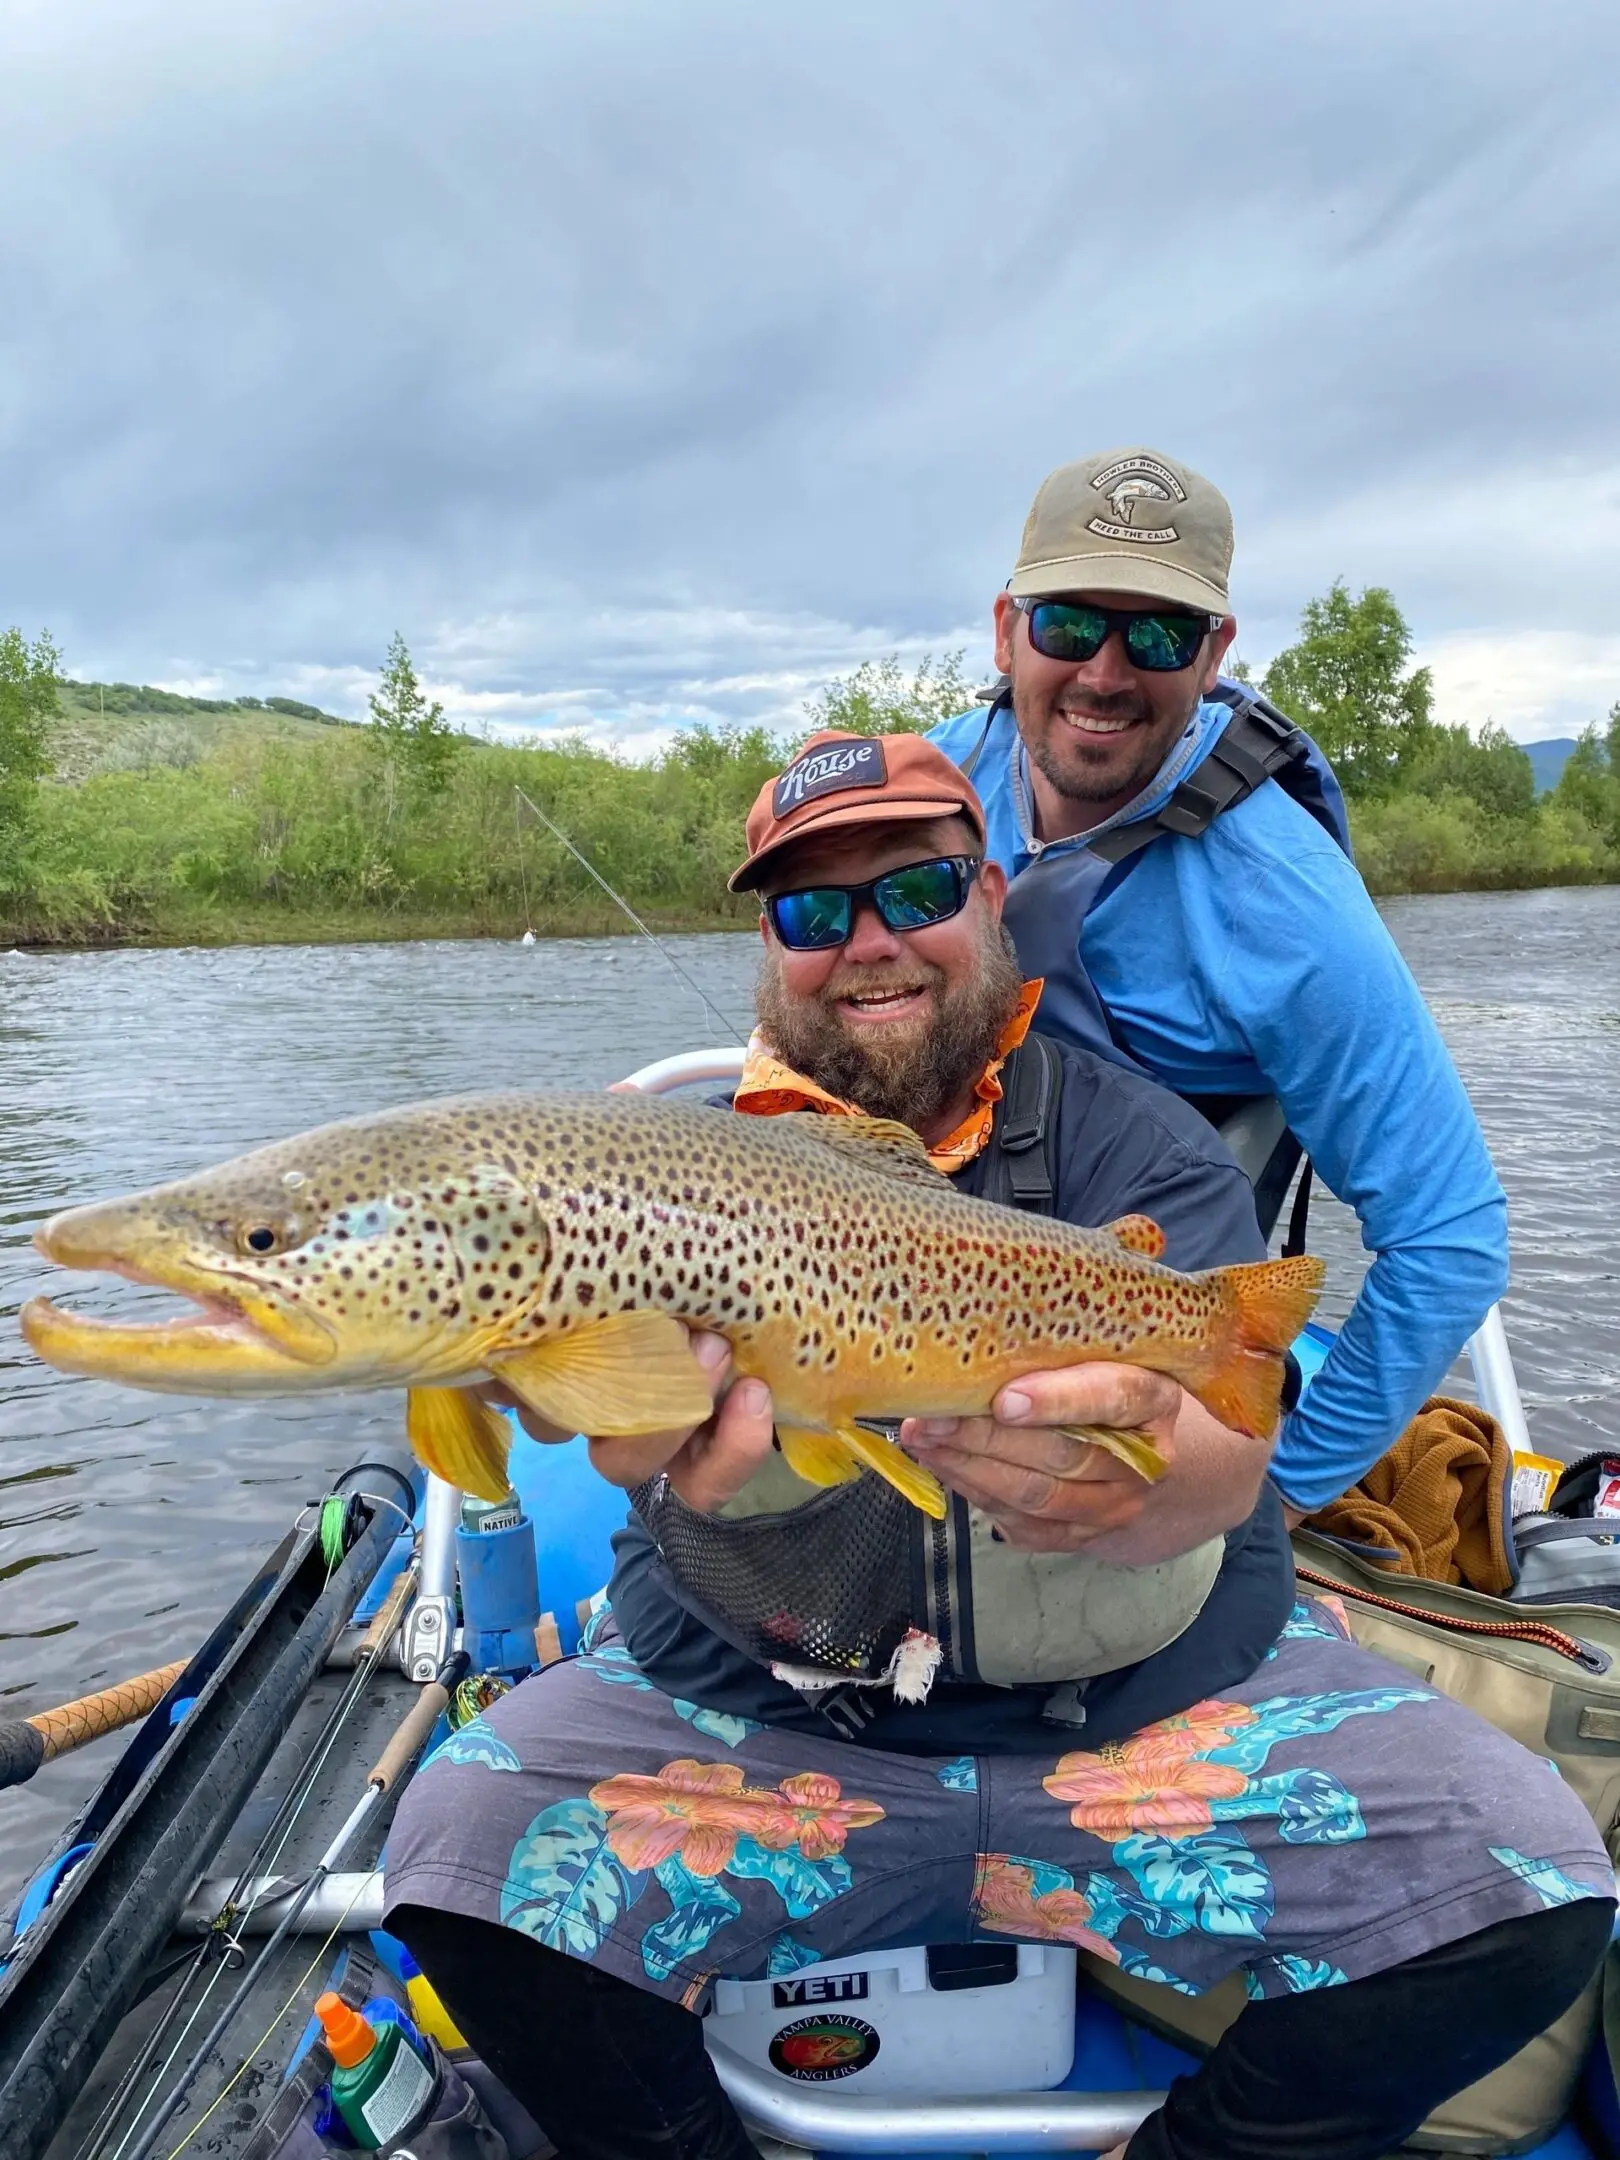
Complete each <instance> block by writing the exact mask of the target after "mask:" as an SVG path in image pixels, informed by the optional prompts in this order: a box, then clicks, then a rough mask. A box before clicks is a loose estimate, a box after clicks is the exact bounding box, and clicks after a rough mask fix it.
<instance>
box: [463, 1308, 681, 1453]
mask: <svg viewBox="0 0 1620 2160" xmlns="http://www.w3.org/2000/svg"><path fill="white" fill-rule="evenodd" d="M484 1362H485V1364H486V1365H487V1366H488V1367H489V1369H490V1371H491V1372H492V1373H493V1374H494V1375H495V1377H496V1379H497V1380H500V1381H502V1382H503V1383H504V1384H505V1385H506V1386H507V1387H509V1388H510V1389H511V1390H512V1393H513V1394H514V1395H516V1396H518V1397H519V1398H520V1399H521V1400H522V1401H523V1402H526V1403H527V1404H528V1406H529V1408H530V1409H531V1410H533V1411H534V1412H535V1413H536V1414H537V1415H538V1416H540V1417H543V1418H546V1419H548V1420H549V1421H550V1422H551V1423H552V1424H553V1425H560V1426H561V1427H562V1428H563V1430H564V1431H565V1432H582V1433H589V1434H590V1435H591V1437H592V1438H593V1439H597V1438H603V1437H609V1436H612V1435H615V1434H621V1433H652V1432H674V1431H677V1430H678V1429H679V1428H680V1427H681V1426H683V1425H701V1424H703V1423H704V1422H705V1421H706V1420H707V1419H708V1418H709V1417H710V1416H711V1415H712V1413H713V1410H714V1402H713V1398H712V1397H711V1395H710V1393H709V1387H708V1383H707V1382H706V1381H705V1380H704V1378H703V1374H702V1371H701V1370H700V1368H699V1366H698V1362H697V1360H696V1358H694V1357H693V1355H692V1352H691V1349H690V1347H689V1346H688V1344H687V1339H686V1330H685V1329H684V1328H683V1327H682V1326H681V1324H680V1322H679V1321H678V1320H672V1319H671V1318H670V1316H669V1314H668V1313H655V1312H629V1313H611V1314H609V1315H608V1317H607V1318H606V1319H605V1320H590V1321H587V1322H586V1323H585V1325H584V1326H583V1327H576V1328H570V1329H569V1330H568V1332H567V1333H566V1334H565V1335H558V1336H555V1337H554V1338H553V1339H552V1340H551V1341H550V1342H542V1343H535V1344H534V1345H533V1346H532V1347H531V1348H529V1349H525V1350H506V1351H501V1350H492V1351H488V1352H486V1353H485V1357H484Z"/></svg>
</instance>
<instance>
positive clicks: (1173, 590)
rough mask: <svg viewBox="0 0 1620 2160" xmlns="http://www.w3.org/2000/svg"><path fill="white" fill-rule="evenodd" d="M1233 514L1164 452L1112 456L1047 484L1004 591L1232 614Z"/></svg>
mask: <svg viewBox="0 0 1620 2160" xmlns="http://www.w3.org/2000/svg"><path fill="white" fill-rule="evenodd" d="M1231 567H1232V511H1231V506H1230V505H1229V504H1228V502H1227V500H1226V497H1225V496H1224V495H1223V494H1222V493H1221V491H1220V489H1219V488H1216V487H1212V486H1211V485H1210V483H1209V482H1208V481H1207V480H1206V479H1205V478H1204V476H1203V474H1202V473H1195V472H1194V471H1193V470H1192V469H1191V467H1190V466H1187V465H1178V464H1177V462H1176V460H1175V459H1174V458H1168V457H1165V456H1164V455H1163V453H1162V452H1161V451H1158V450H1105V451H1103V452H1101V453H1100V454H1099V455H1098V456H1096V457H1085V458H1080V459H1078V460H1077V461H1076V463H1074V464H1073V465H1060V466H1059V467H1058V469H1057V471H1056V472H1055V473H1049V474H1048V475H1047V477H1046V478H1045V479H1044V480H1043V481H1042V482H1041V488H1040V493H1039V494H1038V495H1037V496H1036V497H1035V504H1034V508H1033V509H1032V510H1031V511H1030V513H1029V516H1028V518H1027V519H1026V520H1025V524H1024V540H1023V545H1022V546H1021V547H1020V548H1019V550H1018V561H1017V563H1016V565H1015V566H1014V569H1013V574H1012V576H1011V578H1009V580H1008V581H1007V590H1008V591H1009V592H1010V593H1011V594H1012V595H1013V597H1014V598H1015V599H1020V600H1021V599H1026V598H1050V597H1051V596H1053V595H1054V594H1057V593H1073V592H1100V593H1141V594H1143V595H1144V597H1146V598H1148V599H1152V600H1169V601H1171V602H1173V603H1174V604H1175V605H1176V606H1178V607H1190V608H1206V609H1208V611H1209V613H1210V614H1212V615H1224V614H1226V613H1227V612H1228V603H1227V598H1226V578H1227V572H1228V571H1229V570H1230V569H1231Z"/></svg>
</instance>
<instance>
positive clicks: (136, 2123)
mask: <svg viewBox="0 0 1620 2160" xmlns="http://www.w3.org/2000/svg"><path fill="white" fill-rule="evenodd" d="M368 1497H369V1498H370V1499H371V1500H372V1501H373V1502H374V1504H375V1505H377V1506H379V1507H394V1506H395V1503H394V1502H393V1501H391V1500H384V1499H383V1498H382V1497H381V1496H380V1495H378V1494H371V1495H368ZM396 1512H398V1513H399V1514H401V1515H403V1514H404V1510H403V1509H397V1510H396ZM406 1521H407V1525H408V1524H409V1518H406ZM386 1652H387V1644H385V1643H379V1644H378V1646H377V1648H376V1650H375V1651H374V1652H373V1653H372V1654H371V1656H370V1658H369V1660H367V1661H366V1662H364V1663H362V1664H359V1665H357V1666H356V1667H355V1670H354V1673H353V1675H352V1676H351V1678H350V1680H349V1683H348V1685H347V1686H346V1687H345V1688H344V1690H343V1692H342V1694H341V1695H340V1696H339V1697H338V1700H337V1701H336V1702H335V1703H334V1704H333V1706H332V1709H331V1711H330V1712H329V1713H328V1716H327V1720H326V1724H325V1726H324V1728H323V1729H322V1731H321V1732H320V1733H319V1735H318V1736H317V1738H316V1740H315V1744H314V1747H313V1749H312V1750H311V1753H310V1756H309V1758H308V1759H307V1760H306V1762H305V1765H304V1768H303V1770H302V1771H301V1773H300V1774H299V1776H298V1777H297V1778H296V1779H295V1780H294V1782H293V1784H292V1785H291V1786H290V1788H289V1789H288V1792H287V1794H286V1797H285V1798H284V1799H283V1801H282V1803H281V1806H280V1807H279V1808H278V1809H277V1811H276V1814H275V1816H274V1817H273V1819H272V1820H271V1822H270V1823H269V1825H268V1826H267V1828H266V1829H265V1831H264V1834H263V1835H262V1836H261V1837H260V1839H259V1841H258V1844H257V1845H256V1846H255V1847H254V1849H253V1852H252V1854H251V1855H250V1856H249V1858H248V1859H247V1861H246V1862H245V1863H244V1865H243V1867H242V1869H241V1871H240V1873H239V1874H238V1875H237V1877H236V1881H235V1883H234V1885H233V1886H232V1894H231V1896H230V1897H229V1898H227V1899H226V1901H225V1904H224V1906H223V1907H222V1908H221V1912H220V1915H219V1919H218V1920H217V1921H216V1923H215V1925H214V1927H213V1928H212V1929H210V1931H209V1933H208V1934H206V1935H205V1936H204V1937H203V1939H202V1941H201V1942H200V1943H199V1944H198V1945H197V1950H196V1954H195V1958H194V1961H193V1963H192V1966H191V1969H190V1971H189V1972H187V1973H185V1974H184V1976H183V1977H182V1979H181V1981H180V1984H179V1986H178V1987H177V1988H176V1990H175V1993H174V1996H173V1999H172V2000H171V2001H170V2003H169V2005H168V2007H167V2009H166V2010H165V2011H164V2013H163V2016H162V2018H161V2019H160V2021H159V2023H158V2026H157V2029H156V2031H155V2032H154V2033H153V2034H152V2035H151V2036H150V2038H149V2040H148V2043H147V2045H146V2046H145V2047H143V2048H142V2050H141V2053H140V2055H139V2056H138V2057H137V2059H136V2061H135V2062H134V2063H133V2064H132V2065H131V2066H130V2069H129V2071H128V2072H126V2074H125V2076H124V2078H123V2079H122V2080H120V2083H119V2087H118V2089H117V2090H116V2091H115V2092H114V2093H113V2095H112V2097H111V2099H110V2100H109V2102H108V2104H107V2106H106V2107H105V2108H104V2109H103V2111H102V2114H101V2117H100V2119H99V2120H98V2121H97V2122H96V2124H95V2125H94V2126H93V2128H92V2129H91V2132H90V2138H89V2142H88V2143H87V2145H86V2146H84V2147H82V2148H81V2160H94V2156H95V2155H96V2154H97V2153H99V2152H102V2151H104V2150H105V2149H106V2143H107V2139H108V2138H109V2137H110V2136H111V2135H112V2127H113V2123H114V2122H115V2121H116V2119H117V2114H118V2111H119V2109H120V2108H121V2107H122V2106H123V2105H124V2104H125V2102H126V2101H127V2100H128V2099H129V2097H130V2096H131V2094H132V2092H133V2089H134V2085H135V2082H136V2080H137V2079H138V2078H139V2077H140V2076H141V2075H142V2074H143V2073H144V2071H145V2069H146V2067H147V2066H148V2065H149V2064H150V2062H151V2060H152V2058H153V2056H154V2055H155V2054H156V2052H157V2049H158V2047H160V2046H161V2045H162V2043H163V2040H164V2038H165V2036H166V2034H167V2032H168V2030H169V2028H170V2026H171V2025H172V2024H173V2022H174V2020H175V2018H176V2017H177V2016H178V2015H179V2012H180V2009H181V2006H182V2005H183V2003H184V2002H185V1999H186V1996H187V1993H188V1992H189V1990H190V1989H191V1987H192V1985H193V1983H194V1982H195V1981H196V1979H197V1976H198V1974H199V1973H200V1972H201V1971H202V1968H203V1965H204V1963H205V1962H206V1961H207V1960H208V1958H209V1955H210V1953H211V1952H214V1953H216V1954H215V1956H214V1960H213V1969H212V1971H211V1972H210V1973H209V1975H208V1979H207V1981H206V1982H205V1983H204V1985H203V1988H202V1991H201V1993H200V1994H199V1995H198V1996H197V1998H196V2000H195V2001H194V2002H193V2003H192V2004H191V2007H190V2011H189V2014H188V2015H187V2017H186V2019H185V2022H184V2024H183V2025H182V2026H181V2028H180V2030H179V2032H178V2033H177V2034H176V2035H175V2037H174V2040H173V2044H172V2045H171V2046H170V2048H169V2052H168V2054H167V2056H166V2057H165V2058H164V2060H163V2062H162V2064H161V2065H160V2067H159V2068H158V2070H157V2071H156V2072H155V2073H154V2076H153V2080H152V2085H151V2087H150V2088H149V2089H148V2091H147V2093H146V2095H145V2097H144V2098H143V2099H141V2100H140V2101H138V2102H137V2104H136V2107H135V2112H134V2115H133V2116H132V2117H131V2119H130V2121H129V2122H128V2123H127V2124H126V2125H125V2127H124V2130H123V2134H122V2135H121V2136H120V2137H119V2140H118V2143H117V2145H116V2146H115V2147H114V2149H113V2154H112V2160H122V2155H123V2154H124V2153H125V2152H126V2151H127V2150H128V2147H129V2142H130V2140H131V2138H133V2137H135V2136H136V2135H137V2134H138V2132H139V2130H140V2123H141V2118H142V2116H143V2115H144V2114H145V2113H146V2110H147V2108H148V2107H150V2106H151V2104H152V2102H153V2100H154V2099H155V2098H156V2097H157V2093H158V2089H159V2087H160V2086H161V2084H162V2081H163V2080H164V2079H165V2078H166V2077H168V2075H169V2073H170V2072H171V2071H172V2070H173V2068H174V2067H175V2064H176V2063H177V2061H178V2060H179V2058H180V2054H181V2050H182V2049H183V2048H184V2047H185V2044H186V2041H187V2039H188V2037H189V2036H190V2034H191V2031H192V2029H193V2027H194V2026H195V2025H196V2023H197V2020H198V2019H199V2018H200V2017H201V2016H202V2014H203V2012H204V2011H205V2010H206V2009H207V2007H208V2002H209V1998H210V1996H211V1995H212V1994H213V1992H214V1990H215V1988H216V1987H217V1986H218V1985H219V1983H220V1981H221V1980H222V1979H223V1978H224V1976H225V1974H226V1973H227V1972H229V1971H230V1970H231V1969H232V1968H231V1965H230V1953H231V1951H232V1950H236V1949H240V1947H241V1934H240V1931H241V1929H242V1928H243V1927H244V1926H245V1925H246V1923H247V1920H248V1918H249V1916H250V1915H251V1914H252V1913H253V1912H254V1911H255V1910H256V1909H257V1907H258V1906H259V1905H261V1904H263V1903H266V1902H267V1901H269V1900H270V1899H272V1898H279V1897H284V1896H287V1895H289V1894H293V1895H296V1893H297V1891H298V1890H299V1889H300V1888H301V1887H302V1885H301V1884H299V1883H294V1884H291V1885H282V1884H279V1883H277V1882H276V1879H275V1871H276V1868H277V1866H278V1865H279V1863H280V1860H281V1856H282V1854H283V1853H284V1852H285V1851H286V1849H287V1845H288V1843H289V1841H290V1840H291V1837H292V1834H293V1832H294V1830H295V1829H296V1828H297V1826H298V1822H299V1819H300V1817H301V1816H302V1815H303V1812H304V1809H305V1808H306V1807H307V1806H308V1804H309V1802H310V1800H311V1799H312V1798H313V1796H314V1792H315V1786H316V1782H317V1780H318V1778H319V1776H320V1773H321V1771H322V1769H323V1768H324V1767H325V1765H326V1762H327V1760H328V1759H329V1757H330V1756H331V1753H332V1750H333V1749H334V1748H335V1747H336V1746H337V1744H338V1742H339V1740H340V1739H341V1738H342V1737H343V1731H344V1728H345V1726H346V1725H347V1724H348V1721H349V1719H350V1718H351V1717H352V1716H353V1715H354V1712H355V1710H356V1709H357V1708H358V1707H359V1703H360V1699H361V1697H362V1695H363V1694H364V1693H365V1690H366V1688H367V1686H368V1685H369V1684H370V1682H371V1680H372V1678H373V1676H374V1675H375V1673H376V1671H377V1669H378V1667H379V1666H380V1665H381V1663H382V1661H383V1659H384V1657H385V1655H386ZM255 1875H257V1876H259V1877H260V1888H259V1891H258V1894H257V1895H256V1896H255V1895H253V1894H252V1893H251V1885H252V1881H253V1878H254V1876H255ZM243 1896H245V1897H246V1900H247V1901H246V1903H245V1905H241V1906H238V1905H237V1902H236V1901H237V1899H238V1897H243ZM233 1926H234V1928H235V1930H236V1932H235V1933H234V1934H233V1933H231V1932H230V1929H231V1928H232V1927H233ZM222 1941H223V1944H224V1948H223V1949H221V1948H220V1944H221V1942H222Z"/></svg>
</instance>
